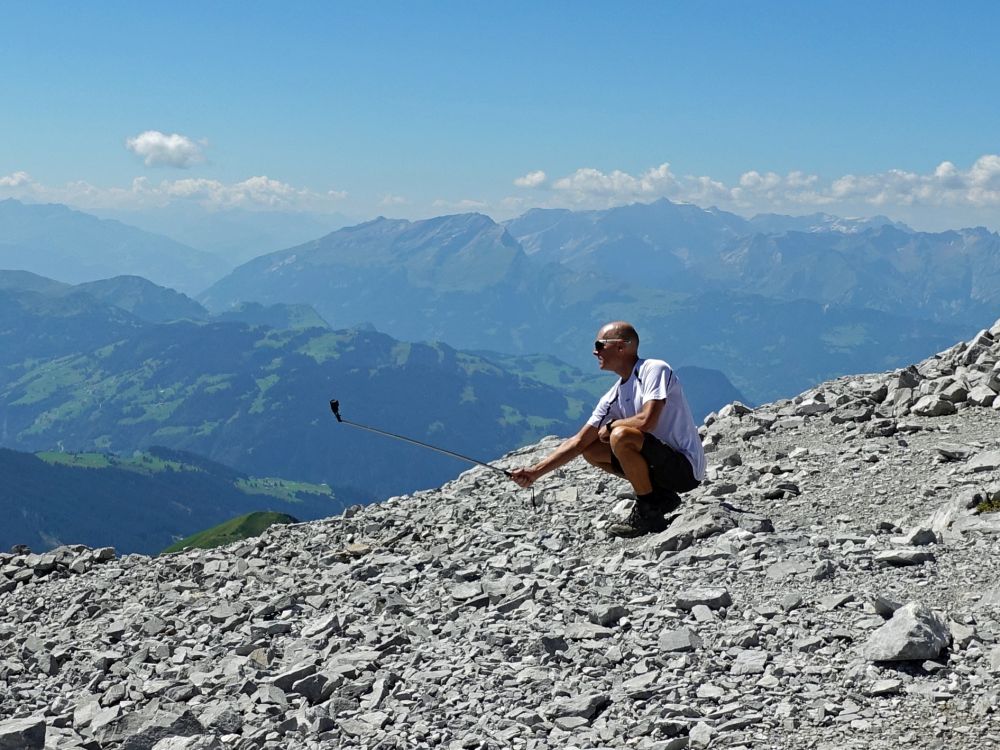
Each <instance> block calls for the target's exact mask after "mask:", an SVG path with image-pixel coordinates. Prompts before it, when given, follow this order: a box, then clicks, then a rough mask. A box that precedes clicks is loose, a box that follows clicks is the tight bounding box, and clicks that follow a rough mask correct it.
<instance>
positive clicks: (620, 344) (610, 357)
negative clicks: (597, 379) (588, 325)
mask: <svg viewBox="0 0 1000 750" xmlns="http://www.w3.org/2000/svg"><path fill="white" fill-rule="evenodd" d="M624 353H625V341H624V340H623V339H622V337H621V335H620V334H619V333H618V332H617V331H616V330H615V329H614V328H610V329H609V328H602V329H601V330H600V331H598V332H597V336H596V338H595V339H594V356H595V357H597V364H598V366H599V367H600V368H601V369H602V370H614V369H615V365H616V364H617V363H618V362H619V361H620V360H621V358H622V356H624Z"/></svg>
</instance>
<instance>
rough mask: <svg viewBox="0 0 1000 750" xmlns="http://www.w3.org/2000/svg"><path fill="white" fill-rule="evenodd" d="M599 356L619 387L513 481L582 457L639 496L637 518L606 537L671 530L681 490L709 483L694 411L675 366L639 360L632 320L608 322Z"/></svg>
mask: <svg viewBox="0 0 1000 750" xmlns="http://www.w3.org/2000/svg"><path fill="white" fill-rule="evenodd" d="M594 355H595V356H596V357H597V362H598V364H599V365H600V368H601V369H602V370H609V371H611V372H614V373H616V374H617V375H618V378H619V379H618V382H617V383H615V385H614V386H613V387H612V388H611V390H609V391H608V392H607V393H605V394H604V396H603V397H602V398H601V400H600V401H598V402H597V406H596V407H595V408H594V413H593V414H592V415H591V417H590V419H588V420H587V423H586V424H585V425H584V426H583V427H581V428H580V431H579V432H578V433H576V435H574V436H573V437H571V438H569V439H567V440H564V441H563V442H562V443H561V444H560V445H559V447H558V448H556V449H555V450H554V451H552V453H550V454H549V455H548V456H546V457H545V458H543V459H542V460H541V461H539V462H538V463H536V464H534V465H533V466H529V467H527V468H524V469H517V470H515V471H513V472H512V473H511V477H512V478H513V480H514V481H515V482H517V483H518V484H519V485H520V486H521V487H529V486H531V484H532V483H534V481H535V480H536V479H538V478H539V477H540V476H542V475H544V474H547V473H548V472H550V471H553V470H555V469H558V468H559V467H560V466H563V465H564V464H567V463H569V462H570V461H572V460H573V459H574V458H576V457H577V456H581V455H582V456H583V457H584V458H585V459H586V460H587V461H589V462H590V463H591V464H593V465H594V466H597V467H599V468H601V469H604V470H605V471H607V472H610V473H612V474H616V475H618V476H620V477H624V478H625V479H627V480H628V481H629V482H630V483H631V484H632V489H633V490H634V491H635V496H636V500H635V506H634V507H633V509H632V513H631V514H630V515H629V517H628V518H626V519H625V520H624V521H617V522H615V523H612V524H611V525H610V526H608V533H610V534H612V535H613V536H621V537H634V536H640V535H642V534H648V533H651V532H657V531H662V530H663V529H665V528H666V525H667V524H666V520H665V519H664V517H663V516H664V514H665V513H671V512H672V511H674V510H676V509H677V507H678V506H679V505H680V502H681V499H680V497H679V495H678V493H681V492H687V491H689V490H692V489H694V488H695V487H697V486H698V484H699V483H700V482H701V480H702V479H704V478H705V452H704V450H703V449H702V447H701V437H700V436H699V435H698V428H697V427H695V424H694V419H693V418H692V416H691V407H690V406H688V403H687V399H685V398H684V391H683V389H682V388H681V384H680V382H679V381H678V380H677V374H676V373H675V372H674V371H673V370H672V369H671V368H670V365H668V364H667V363H666V362H664V361H663V360H660V359H641V358H640V357H639V334H638V333H637V332H636V330H635V328H633V327H632V326H631V325H630V324H629V323H626V322H624V321H616V322H614V323H608V324H606V325H604V326H603V327H602V328H601V330H600V331H599V332H598V334H597V340H596V341H594Z"/></svg>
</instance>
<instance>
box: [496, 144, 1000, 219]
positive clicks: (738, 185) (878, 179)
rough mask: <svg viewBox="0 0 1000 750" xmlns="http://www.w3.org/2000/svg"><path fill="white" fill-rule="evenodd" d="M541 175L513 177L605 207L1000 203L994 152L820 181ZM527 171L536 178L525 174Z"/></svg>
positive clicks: (563, 202) (548, 196)
mask: <svg viewBox="0 0 1000 750" xmlns="http://www.w3.org/2000/svg"><path fill="white" fill-rule="evenodd" d="M544 174H545V173H544V172H542V171H541V170H539V171H537V172H531V173H529V174H527V175H525V176H524V177H519V178H517V179H516V180H514V184H515V185H517V186H519V187H522V188H526V189H529V190H532V195H531V196H530V198H535V199H536V200H535V201H534V202H535V203H538V204H544V205H548V206H553V207H555V206H559V207H570V208H606V207H610V206H615V205H622V204H624V203H629V202H633V201H648V200H655V199H657V198H669V199H671V200H675V201H686V202H690V203H697V204H700V205H716V206H719V207H720V208H728V209H730V210H735V211H742V212H766V211H792V212H802V211H803V210H819V209H823V210H831V211H838V210H841V211H842V210H857V209H859V208H862V209H863V208H867V209H868V210H876V211H891V210H893V209H904V210H908V209H913V208H916V207H921V206H922V207H931V208H959V209H969V210H975V209H998V208H1000V156H998V155H996V154H985V155H983V156H981V157H979V159H977V160H976V161H975V163H973V165H972V166H971V167H969V168H968V169H965V170H963V169H960V168H959V167H957V166H956V165H955V164H953V163H952V162H950V161H944V162H941V163H940V164H939V165H938V166H937V167H936V168H935V169H934V170H933V171H932V172H929V173H926V174H921V173H919V172H911V171H906V170H901V169H891V170H888V171H886V172H878V173H874V174H862V175H855V174H846V175H842V176H840V177H836V178H834V179H825V180H824V179H823V178H821V177H820V176H819V175H815V174H808V173H806V172H801V171H792V172H788V173H787V174H783V175H782V174H777V173H776V172H758V171H755V170H751V171H748V172H744V173H743V174H742V175H740V177H739V178H738V180H736V182H735V183H733V184H726V183H725V182H724V181H722V180H718V179H714V178H712V177H708V176H699V175H677V174H675V173H674V172H673V171H672V170H671V168H670V164H669V163H663V164H660V165H659V166H656V167H652V168H650V169H648V170H646V171H645V172H642V173H641V174H635V175H633V174H629V173H627V172H623V171H620V170H614V171H611V172H603V171H601V170H599V169H594V168H592V167H584V168H581V169H577V170H576V171H575V172H572V173H571V174H568V175H566V176H564V177H560V178H557V179H555V180H552V181H551V182H549V183H546V181H545V179H544ZM534 175H542V178H541V179H531V178H532V177H533V176H534ZM530 198H529V197H526V196H518V197H516V198H514V199H513V200H512V201H511V203H512V204H519V203H522V202H527V203H531V202H532V201H531V199H530ZM998 218H1000V217H998Z"/></svg>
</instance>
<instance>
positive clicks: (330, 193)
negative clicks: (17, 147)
mask: <svg viewBox="0 0 1000 750" xmlns="http://www.w3.org/2000/svg"><path fill="white" fill-rule="evenodd" d="M4 196H10V197H16V198H22V199H26V200H31V201H38V202H52V203H66V204H68V205H70V206H74V207H76V208H80V209H83V210H93V209H127V210H139V209H143V208H158V207H162V206H166V205H170V204H177V203H184V202H192V203H197V204H199V205H201V206H203V207H205V208H212V209H222V208H245V209H248V210H272V209H283V210H292V211H317V212H323V211H329V210H333V209H334V208H335V207H339V206H338V204H339V203H340V202H341V201H343V200H344V198H346V196H347V192H346V191H343V190H333V189H331V190H327V191H324V192H315V191H312V190H309V189H307V188H299V187H295V186H293V185H291V184H289V183H287V182H282V181H281V180H276V179H273V178H271V177H267V176H266V175H257V176H254V177H249V178H247V179H245V180H241V181H239V182H234V183H225V182H222V181H220V180H210V179H205V178H184V179H178V180H162V181H161V182H159V183H154V182H151V181H150V180H149V179H148V178H147V177H136V178H135V179H134V180H132V183H131V184H130V185H128V186H127V187H99V186H97V185H92V184H91V183H89V182H86V181H83V180H79V181H75V182H69V183H66V184H65V185H63V186H59V187H48V186H45V185H42V184H39V183H37V182H35V181H33V180H32V179H31V178H30V177H29V176H28V175H27V173H24V172H15V173H14V174H13V175H8V176H7V177H0V197H4Z"/></svg>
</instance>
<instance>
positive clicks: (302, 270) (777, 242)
mask: <svg viewBox="0 0 1000 750" xmlns="http://www.w3.org/2000/svg"><path fill="white" fill-rule="evenodd" d="M761 221H762V222H764V223H765V224H767V225H769V226H772V227H773V226H775V225H776V222H777V219H775V218H774V217H765V218H764V219H762V220H761ZM829 224H830V222H828V221H826V220H825V219H824V218H823V217H817V218H815V220H814V222H813V223H811V224H810V225H809V226H810V227H811V229H812V231H809V232H793V231H786V232H783V233H781V234H760V233H756V232H755V230H754V222H753V221H748V220H746V219H743V218H741V217H738V216H736V215H735V214H728V213H726V212H723V211H718V210H711V211H706V210H703V209H700V208H698V207H696V206H691V205H679V204H673V203H671V202H669V201H665V200H664V201H658V202H656V203H654V204H650V205H640V204H637V205H633V206H626V207H623V208H618V209H611V210H608V211H592V212H570V211H541V210H539V211H531V212H528V214H525V215H524V216H523V217H521V218H519V219H516V220H513V221H511V222H508V223H507V224H506V225H499V224H496V223H495V222H493V221H492V220H491V219H489V218H488V217H486V216H482V215H480V214H463V215H457V216H447V217H438V218H435V219H430V220H427V221H418V222H410V221H401V220H389V219H379V220H376V221H372V222H368V223H366V224H361V225H358V226H355V227H349V228H346V229H342V230H339V231H337V232H334V233H332V234H329V235H327V236H325V237H323V238H320V239H318V240H315V241H313V242H309V243H306V244H304V245H299V246H297V247H293V248H289V249H288V250H284V251H281V252H277V253H271V254H269V255H266V256H262V257H260V258H256V259H254V260H253V261H251V262H249V263H246V264H244V265H243V266H240V267H239V268H237V269H236V270H235V271H233V273H231V274H230V275H228V276H227V277H225V278H224V279H222V280H220V281H219V282H218V283H216V284H214V285H213V286H212V287H211V288H210V289H209V290H207V291H206V292H205V293H204V294H203V295H201V296H200V297H199V299H200V300H201V301H202V302H203V303H204V304H205V305H206V306H207V307H208V308H209V309H212V310H216V311H219V310H225V309H226V308H227V307H229V306H231V305H237V304H242V303H245V302H246V301H249V300H255V301H258V302H262V303H265V304H274V303H282V302H285V303H287V302H293V301H295V302H305V303H308V304H310V305H312V306H313V307H314V308H315V309H316V310H317V312H318V313H319V314H320V315H321V316H322V317H323V318H324V319H326V320H328V321H330V322H331V324H333V325H334V326H338V327H340V326H344V325H349V324H350V323H351V322H357V321H359V320H365V321H369V322H371V323H373V324H374V325H375V326H376V327H377V328H379V329H380V330H384V331H387V332H389V333H390V334H391V335H393V336H398V337H400V338H404V339H411V338H420V337H421V336H427V335H429V336H431V337H433V338H435V339H441V340H444V341H448V342H449V343H452V344H453V345H456V346H460V347H464V348H476V349H480V348H488V349H491V350H495V351H501V352H508V353H519V354H526V353H535V352H547V353H551V354H554V355H556V356H558V357H560V358H562V359H565V360H567V361H569V362H571V363H573V364H575V365H578V366H581V367H585V366H590V362H591V359H592V358H591V355H590V351H591V347H590V341H591V339H592V336H593V334H594V332H595V331H596V330H597V328H598V327H599V326H600V325H601V323H603V322H605V321H607V320H609V319H619V318H625V319H628V320H631V321H633V322H635V323H636V324H637V325H638V327H639V330H640V335H642V336H643V342H644V343H643V351H644V353H645V354H646V355H647V356H661V357H663V358H665V359H668V360H670V361H673V362H675V363H677V364H681V365H686V366H700V367H705V368H709V369H713V370H720V371H722V372H724V373H726V375H727V376H728V377H729V379H730V380H732V382H733V383H734V384H735V385H736V387H737V388H739V389H740V390H741V391H742V392H744V393H745V394H746V395H747V396H748V397H749V398H750V399H751V400H753V401H755V402H760V401H766V400H769V399H772V398H776V397H779V396H781V395H785V394H787V393H792V392H797V391H799V390H802V389H803V388H805V387H808V385H809V384H810V383H813V382H816V381H817V380H822V379H826V378H830V377H835V376H837V375H840V374H843V373H848V372H857V371H864V370H873V369H885V368H888V367H892V366H895V365H897V364H901V363H905V362H907V361H910V360H912V359H914V358H915V357H918V356H920V355H921V353H922V352H926V351H928V350H932V349H933V348H935V347H936V346H945V345H947V342H948V341H951V340H954V339H955V338H959V337H961V335H962V334H968V330H967V329H968V328H969V327H970V326H974V325H975V324H976V322H977V321H979V320H982V319H987V318H988V317H989V315H988V314H986V312H985V311H986V310H991V311H992V310H993V309H994V308H995V307H997V306H998V298H1000V283H998V284H997V285H996V287H995V289H991V288H990V281H991V279H993V277H994V275H995V274H996V273H997V269H998V268H1000V245H998V240H997V236H996V235H991V234H988V233H986V234H983V233H982V232H980V231H979V230H970V231H968V232H965V233H943V234H941V235H926V234H920V233H914V232H908V231H904V230H902V229H899V228H897V227H894V226H890V225H886V224H881V223H879V222H877V221H875V222H872V225H873V226H872V227H868V228H865V227H863V226H862V224H861V223H855V224H853V225H851V227H850V229H851V231H849V232H848V231H839V230H837V231H833V230H831V229H829V227H828V225H829ZM824 226H826V228H824ZM944 247H950V248H951V249H950V250H949V251H948V252H945V251H944V250H943V249H942V248H944ZM925 268H926V269H930V270H925ZM990 314H992V313H990Z"/></svg>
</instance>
